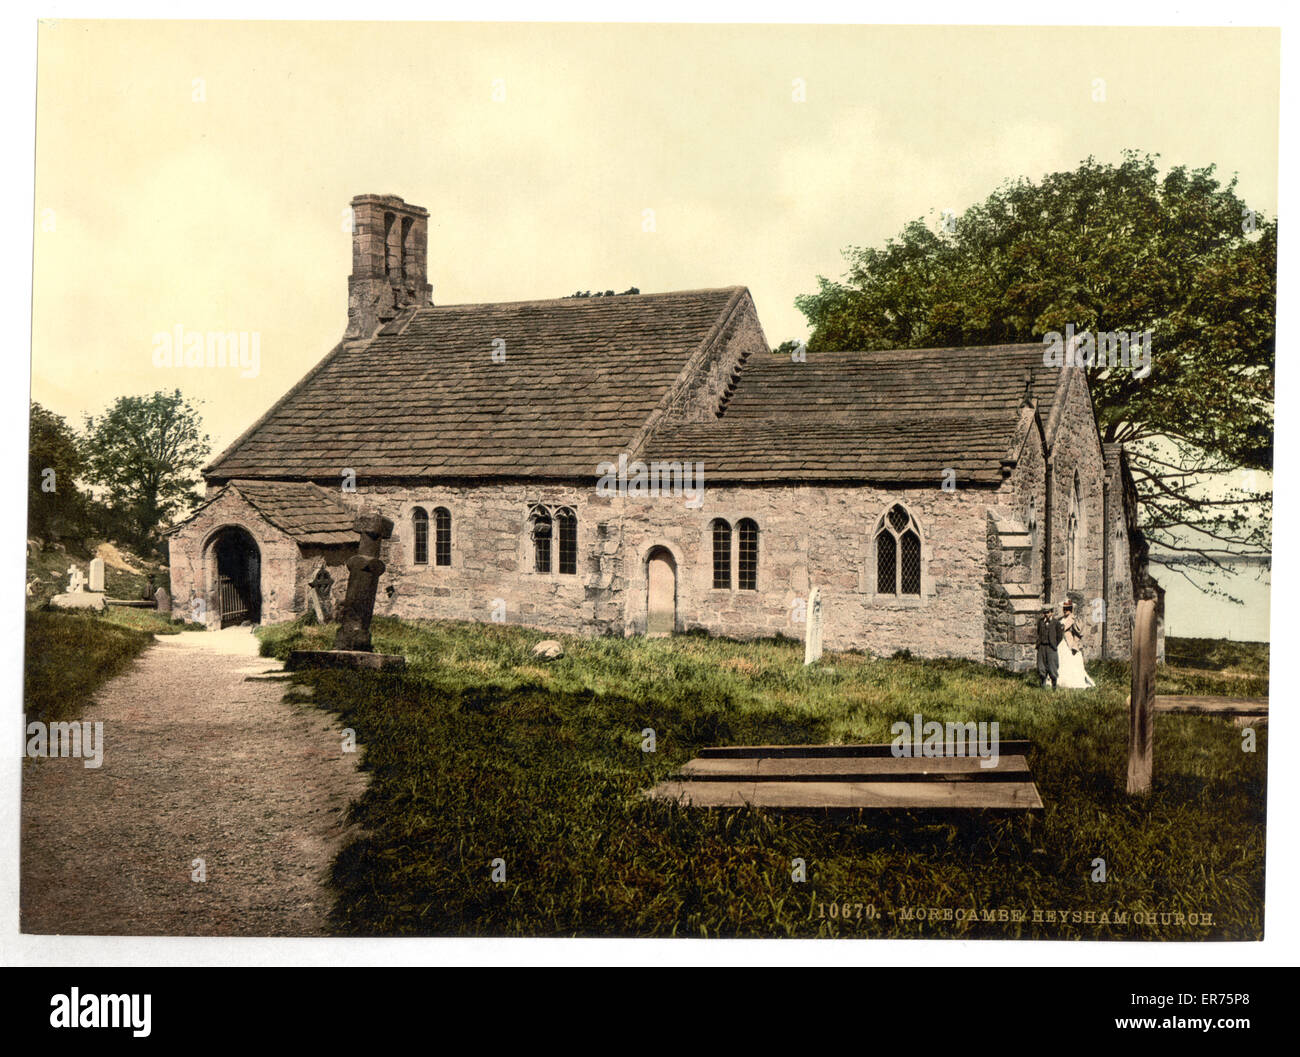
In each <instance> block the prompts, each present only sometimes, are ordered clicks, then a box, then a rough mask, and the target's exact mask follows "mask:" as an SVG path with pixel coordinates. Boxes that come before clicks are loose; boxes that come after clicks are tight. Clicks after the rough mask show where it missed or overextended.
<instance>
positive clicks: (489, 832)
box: [259, 620, 1267, 939]
mask: <svg viewBox="0 0 1300 1057" xmlns="http://www.w3.org/2000/svg"><path fill="white" fill-rule="evenodd" d="M333 632H334V627H333V626H325V627H321V628H311V627H305V626H303V625H302V624H301V623H300V622H298V623H294V624H288V625H281V626H278V627H272V628H266V629H262V631H260V632H259V634H260V635H261V637H262V639H263V651H264V652H265V653H273V654H275V655H277V656H281V657H283V656H285V655H286V654H287V652H288V650H289V649H291V648H301V647H306V648H318V647H320V646H327V645H328V644H329V643H330V641H331V639H332V636H333ZM544 637H550V636H544V635H542V634H541V633H539V632H533V631H529V630H527V629H521V628H511V627H505V626H500V625H492V624H482V625H480V624H473V625H470V624H457V623H450V622H421V623H414V624H412V623H400V622H397V621H392V620H378V621H376V623H375V642H376V648H378V649H380V650H382V651H384V652H401V653H404V654H405V655H406V656H407V658H408V661H409V669H408V671H406V672H405V673H401V674H393V673H386V674H376V673H351V672H312V673H303V674H301V675H300V676H298V679H299V681H300V683H303V684H310V685H313V686H314V687H315V690H314V697H313V698H312V700H313V702H314V703H316V704H318V705H319V706H321V707H324V708H327V709H330V710H332V711H334V712H337V713H338V714H339V716H340V718H341V721H342V723H343V724H344V725H345V726H348V727H351V728H353V729H354V730H355V731H356V733H357V737H358V739H359V741H360V742H361V743H362V750H363V756H362V766H363V767H364V768H365V769H367V770H368V771H370V772H371V781H370V785H369V788H368V790H367V792H366V793H365V794H364V795H363V797H362V798H361V799H360V801H359V802H357V803H356V804H355V805H354V806H353V810H352V815H353V818H354V820H355V821H356V822H358V823H360V824H361V825H362V826H363V827H365V834H364V836H362V837H361V838H360V839H358V840H355V841H354V842H353V843H351V844H350V845H348V846H347V847H346V848H345V849H344V850H343V852H342V853H341V854H340V855H339V857H338V859H337V860H336V862H335V864H334V871H333V877H334V881H335V884H336V886H337V887H338V889H339V891H340V897H339V900H338V903H337V906H336V908H335V911H334V914H333V927H334V928H335V929H336V930H337V931H338V932H339V933H341V934H365V935H373V934H379V935H527V936H532V935H537V936H542V935H545V936H564V935H592V936H600V935H629V936H667V935H677V936H962V937H978V936H991V937H1015V936H1035V937H1063V938H1065V937H1068V938H1115V937H1119V938H1125V939H1201V938H1215V939H1254V938H1258V937H1260V936H1261V934H1262V929H1263V876H1264V875H1263V867H1264V790H1265V753H1266V742H1267V734H1266V732H1265V731H1263V730H1261V731H1260V733H1259V744H1258V751H1257V752H1255V753H1253V754H1252V753H1246V752H1243V751H1242V748H1241V745H1242V738H1241V732H1240V731H1239V730H1237V729H1236V728H1235V727H1233V726H1232V724H1231V723H1230V722H1227V721H1224V720H1219V719H1213V718H1200V717H1175V716H1161V717H1160V718H1159V719H1158V721H1157V736H1156V777H1155V789H1154V792H1153V794H1152V795H1151V796H1150V797H1149V798H1147V799H1144V800H1138V799H1133V798H1130V797H1128V796H1127V795H1125V792H1124V785H1125V769H1126V751H1127V718H1126V712H1125V709H1124V700H1125V696H1126V694H1127V691H1128V684H1127V671H1126V670H1125V669H1124V667H1123V666H1120V665H1113V664H1111V665H1097V666H1094V667H1096V668H1097V671H1096V672H1095V673H1094V677H1095V678H1096V679H1097V680H1098V688H1097V690H1095V691H1092V692H1071V691H1060V692H1057V693H1055V694H1052V693H1049V692H1046V691H1042V690H1039V689H1038V688H1037V687H1036V686H1035V685H1033V680H1032V678H1031V677H1027V676H1017V675H1011V674H1007V673H1002V672H998V671H994V670H991V669H988V668H985V667H982V666H980V665H977V664H973V663H968V662H963V661H929V662H927V661H913V660H902V659H898V660H876V659H870V658H867V657H865V656H860V655H856V654H845V655H835V656H831V655H828V656H827V658H826V660H825V662H824V663H823V664H822V665H820V666H815V667H812V668H804V667H803V665H802V646H801V645H800V644H798V643H795V642H790V641H764V642H752V643H736V642H729V641H724V640H717V639H709V638H704V637H695V636H682V637H676V638H672V639H630V640H623V639H565V640H564V646H565V651H566V652H565V656H564V657H563V658H562V659H560V660H558V661H555V662H551V663H549V664H547V663H543V662H540V661H538V660H536V659H535V658H533V657H532V656H531V655H530V652H529V650H530V647H531V646H532V645H533V644H534V643H535V642H537V641H538V640H540V639H541V638H544ZM1204 674H1205V676H1206V677H1207V678H1211V677H1212V673H1208V672H1207V673H1204ZM1224 681H1225V682H1226V681H1227V680H1224ZM1231 683H1232V685H1233V687H1234V689H1235V690H1236V692H1244V691H1242V690H1241V689H1240V680H1232V681H1231ZM1162 689H1164V690H1173V689H1174V688H1173V687H1164V686H1162ZM1253 692H1264V693H1266V692H1267V684H1266V682H1263V680H1262V679H1261V680H1259V686H1258V687H1256V688H1255V689H1254V691H1253ZM292 694H293V691H291V699H292ZM299 699H301V698H299ZM917 712H919V713H921V714H922V715H923V716H924V717H925V719H926V720H930V719H937V720H940V721H946V720H961V721H963V722H965V721H972V720H973V721H976V722H978V721H980V720H986V721H992V720H997V721H998V722H999V724H1000V731H999V733H1000V735H1001V737H1002V738H1004V739H1009V738H1029V739H1031V740H1032V741H1033V742H1034V743H1035V746H1036V748H1035V751H1034V752H1033V753H1032V754H1031V757H1030V765H1031V767H1032V769H1033V772H1034V777H1035V779H1036V781H1037V783H1038V787H1039V790H1040V791H1041V793H1042V796H1043V800H1044V802H1045V804H1046V810H1045V811H1044V812H1043V813H1042V816H1041V817H1040V818H1038V819H1034V820H1031V819H1029V818H1027V817H1025V816H1017V817H999V816H995V815H990V814H984V813H977V812H972V813H967V814H964V815H961V816H959V817H956V818H952V819H937V818H935V817H933V816H928V817H927V816H923V815H920V814H912V813H906V812H895V813H878V812H877V813H861V814H857V813H853V814H838V815H825V814H823V815H817V814H814V815H795V814H788V813H779V812H761V811H753V810H748V809H737V810H715V811H699V810H690V809H682V808H677V807H675V806H672V805H668V804H664V803H652V802H647V801H646V800H644V799H643V798H642V796H641V793H642V791H643V790H645V789H647V788H649V787H650V786H651V785H653V784H654V783H655V782H656V781H657V780H659V779H660V778H662V777H664V776H665V775H667V774H668V773H670V772H672V771H673V770H675V769H676V768H677V767H679V766H680V765H681V764H682V763H684V762H685V761H686V760H687V759H689V758H690V757H691V756H692V755H693V754H694V753H695V751H696V750H697V749H698V748H700V747H701V746H705V745H713V744H727V743H733V744H734V743H753V742H852V741H888V740H890V731H889V727H890V724H891V723H893V722H894V721H896V720H898V719H910V718H911V717H912V716H913V714H914V713H917ZM645 728H653V729H654V731H655V732H656V738H657V751H656V752H655V753H653V754H648V753H644V752H642V751H641V745H642V733H641V732H642V731H643V730H644V729H645ZM498 858H499V859H503V860H504V861H505V864H506V881H505V883H493V882H492V881H491V880H490V871H491V865H490V864H491V863H492V861H493V860H494V859H498ZM796 858H799V859H803V860H804V861H805V862H806V864H807V874H808V880H807V882H806V883H802V884H799V883H793V882H792V880H791V870H792V860H794V859H796ZM1097 858H1102V859H1105V862H1106V870H1107V879H1106V881H1105V882H1104V883H1097V882H1094V881H1092V880H1091V879H1090V877H1091V875H1092V874H1093V873H1094V870H1095V867H1094V865H1093V860H1095V859H1097ZM832 902H834V903H837V904H843V903H846V902H847V903H849V904H859V903H860V904H863V905H864V908H865V907H867V906H869V907H871V908H873V910H874V914H875V916H874V917H868V916H865V914H866V913H867V912H866V911H865V909H864V911H862V913H863V914H864V916H863V917H861V918H858V917H856V916H854V917H852V918H851V920H849V921H844V920H842V919H835V920H832V919H831V918H829V917H822V916H820V915H821V914H829V909H828V905H829V904H831V903H832ZM916 908H939V909H940V911H941V913H942V911H943V910H945V909H946V910H947V911H949V912H951V913H952V914H953V918H954V919H953V920H949V921H944V920H942V919H941V920H939V921H924V922H923V921H921V920H918V917H917V916H916V915H915V910H916ZM851 909H852V908H851ZM1000 910H1006V911H1007V912H1008V918H1010V917H1011V916H1012V914H1011V912H1013V911H1017V910H1018V911H1023V912H1025V914H1026V918H1027V920H1025V921H1023V922H1019V923H1017V922H1015V921H1013V920H1008V921H999V920H997V917H998V912H999V911H1000ZM1035 910H1038V911H1040V912H1041V913H1042V914H1043V916H1044V918H1046V915H1047V912H1048V911H1052V912H1055V913H1058V914H1059V912H1061V911H1069V912H1071V913H1073V912H1076V911H1077V912H1079V914H1080V920H1079V921H1077V922H1076V921H1074V920H1073V919H1072V918H1071V919H1068V920H1066V921H1064V922H1062V921H1060V920H1058V921H1056V922H1055V923H1051V922H1049V921H1046V920H1044V921H1041V922H1035V921H1034V920H1033V912H1034V911H1035ZM958 911H974V912H975V920H973V921H972V920H965V921H957V920H956V916H957V912H958ZM1137 911H1143V912H1155V913H1157V914H1158V913H1161V912H1164V913H1168V914H1171V915H1172V914H1183V915H1186V914H1189V913H1191V914H1198V915H1199V914H1210V915H1212V924H1211V925H1209V926H1203V925H1196V926H1193V925H1190V924H1188V923H1186V922H1184V923H1183V924H1181V925H1180V924H1177V923H1176V922H1175V920H1174V919H1173V918H1170V919H1168V922H1167V923H1166V924H1156V925H1154V926H1148V925H1135V924H1134V923H1133V914H1134V913H1135V912H1137ZM1102 912H1107V913H1108V914H1109V915H1111V916H1112V918H1113V916H1114V915H1115V914H1116V913H1117V912H1120V913H1127V914H1128V915H1129V919H1128V923H1127V924H1123V925H1120V924H1115V923H1114V922H1113V920H1112V922H1111V923H1110V924H1107V925H1100V924H1097V923H1095V922H1091V921H1083V920H1082V915H1083V914H1084V913H1091V914H1093V915H1095V916H1096V917H1098V918H1099V917H1100V915H1101V913H1102ZM909 915H911V916H910V917H909ZM986 915H988V916H991V917H992V919H993V920H985V917H986Z"/></svg>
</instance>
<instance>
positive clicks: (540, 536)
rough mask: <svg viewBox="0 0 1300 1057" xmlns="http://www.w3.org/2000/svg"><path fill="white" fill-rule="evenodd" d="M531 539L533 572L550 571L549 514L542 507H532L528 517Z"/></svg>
mask: <svg viewBox="0 0 1300 1057" xmlns="http://www.w3.org/2000/svg"><path fill="white" fill-rule="evenodd" d="M528 521H529V524H530V525H531V526H532V527H531V529H530V532H531V535H532V538H533V571H534V572H539V573H549V572H550V571H551V512H550V511H549V510H547V509H546V507H544V506H535V507H533V511H532V514H531V515H530V516H529V519H528Z"/></svg>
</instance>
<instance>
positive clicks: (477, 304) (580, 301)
mask: <svg viewBox="0 0 1300 1057" xmlns="http://www.w3.org/2000/svg"><path fill="white" fill-rule="evenodd" d="M744 289H746V287H745V286H744V285H743V284H741V285H737V286H702V287H696V288H694V289H691V290H659V291H657V292H656V293H652V294H648V293H645V292H644V291H643V292H641V293H639V294H614V295H613V296H612V297H607V296H605V295H604V294H601V295H600V296H599V297H596V296H594V295H593V296H592V297H573V296H568V295H566V296H562V297H533V298H524V299H522V300H519V301H460V302H457V303H455V304H449V305H421V306H420V307H419V308H418V309H416V315H421V314H423V313H425V312H438V311H446V310H447V309H451V308H505V307H509V306H522V305H557V304H574V305H587V304H594V303H605V304H608V303H610V302H613V301H617V300H618V299H619V298H627V299H628V300H629V301H631V300H632V299H634V298H635V299H636V300H637V301H647V300H651V299H654V298H660V297H686V296H688V295H690V294H733V295H734V294H735V293H736V291H738V290H744Z"/></svg>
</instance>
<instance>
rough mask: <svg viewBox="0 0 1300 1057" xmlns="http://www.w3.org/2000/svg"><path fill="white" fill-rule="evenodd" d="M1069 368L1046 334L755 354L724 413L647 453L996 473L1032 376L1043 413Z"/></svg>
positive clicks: (718, 473)
mask: <svg viewBox="0 0 1300 1057" xmlns="http://www.w3.org/2000/svg"><path fill="white" fill-rule="evenodd" d="M1060 379H1061V374H1060V369H1058V368H1051V367H1045V366H1044V365H1043V346H1042V345H1041V344H1035V345H1004V346H993V347H986V348H964V349H921V350H891V351H880V352H833V353H820V354H813V353H809V354H808V358H807V362H804V363H800V362H792V361H791V360H790V358H789V357H788V356H766V357H754V358H752V359H751V360H750V361H749V362H748V363H747V364H746V365H745V369H744V371H743V373H742V374H741V377H740V382H739V384H738V385H737V387H736V391H735V393H734V394H733V396H732V397H731V399H730V401H729V402H728V403H727V404H726V408H725V413H724V415H723V417H722V418H720V419H716V420H714V421H712V422H703V423H692V424H689V425H685V426H674V427H672V428H671V429H668V430H664V431H662V432H660V433H659V434H658V435H656V436H655V437H653V438H652V439H651V440H650V442H649V443H648V444H647V445H646V448H645V450H644V451H643V452H641V453H640V455H639V457H640V458H641V459H643V460H645V461H649V460H652V459H661V460H669V461H676V460H682V461H685V460H687V459H690V460H693V461H699V462H702V463H703V464H704V472H705V480H706V481H708V480H714V481H717V480H728V479H732V480H742V481H745V480H807V481H817V480H823V481H825V480H866V481H881V482H902V481H935V482H938V481H941V480H942V478H943V471H944V470H945V469H952V470H954V471H955V476H956V479H957V480H958V481H962V482H979V483H990V484H996V483H997V482H998V481H1000V480H1001V479H1002V476H1003V475H1002V464H1003V460H1004V459H1005V458H1006V457H1007V455H1008V452H1009V449H1010V446H1011V443H1012V440H1013V438H1014V436H1015V433H1016V426H1017V423H1018V422H1019V419H1020V415H1021V411H1022V406H1023V400H1024V397H1025V395H1026V382H1027V381H1028V384H1029V394H1030V396H1031V397H1032V398H1033V399H1034V400H1035V401H1036V402H1037V406H1038V407H1039V409H1040V411H1041V412H1042V414H1043V415H1044V416H1046V414H1047V412H1048V410H1049V409H1050V407H1051V405H1052V401H1053V399H1054V396H1055V393H1056V388H1057V385H1058V383H1059V382H1060Z"/></svg>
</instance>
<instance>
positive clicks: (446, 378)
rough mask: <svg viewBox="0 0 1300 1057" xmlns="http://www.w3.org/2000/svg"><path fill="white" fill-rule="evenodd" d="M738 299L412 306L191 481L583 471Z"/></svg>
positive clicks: (310, 380) (325, 368) (646, 408)
mask: <svg viewBox="0 0 1300 1057" xmlns="http://www.w3.org/2000/svg"><path fill="white" fill-rule="evenodd" d="M743 294H744V288H743V287H731V288H726V289H720V290H699V291H688V292H684V293H669V294H641V295H629V296H624V297H600V298H573V299H561V300H553V301H527V302H512V303H505V304H483V305H451V306H441V307H431V308H423V309H420V310H419V311H417V312H416V313H415V314H414V315H413V317H412V318H411V319H410V321H409V322H408V323H406V324H405V326H403V327H400V328H399V327H394V326H389V327H386V328H385V331H386V332H385V333H381V334H380V335H379V336H378V337H376V338H374V339H373V340H372V341H371V342H370V343H369V344H367V345H359V346H356V345H354V346H352V347H347V346H342V345H341V346H339V347H338V348H336V349H335V350H334V352H332V353H331V354H330V355H329V356H328V357H326V359H325V360H324V361H322V363H321V364H320V365H318V367H317V368H316V369H315V370H314V371H313V372H312V373H311V374H309V375H308V376H307V378H305V379H304V380H303V381H302V382H300V383H299V384H298V386H296V387H295V388H294V389H293V390H291V391H290V392H289V394H288V395H287V396H286V397H285V398H284V399H283V400H281V402H280V403H279V404H277V405H276V406H275V407H273V408H272V409H271V411H270V412H269V413H268V414H267V415H266V416H265V417H264V418H263V420H262V421H261V422H259V423H258V424H256V425H255V426H254V427H253V428H252V429H250V430H249V431H248V432H247V433H246V434H245V435H244V436H243V437H241V438H240V439H239V440H237V441H236V442H235V443H234V444H233V445H232V446H231V447H230V448H229V449H227V451H226V452H224V453H223V454H222V455H221V456H219V457H218V458H217V459H216V460H215V461H214V462H213V464H212V465H211V466H210V467H209V468H208V469H207V471H206V473H207V474H208V475H209V476H211V477H214V478H217V479H219V480H226V479H230V478H244V479H248V478H266V477H299V478H317V479H320V478H326V477H337V476H338V475H339V474H340V473H341V472H342V471H343V470H344V469H345V468H349V469H352V470H354V471H355V472H356V474H357V476H358V477H360V478H366V477H377V476H378V477H383V476H388V477H428V476H468V477H478V476H556V477H564V476H582V477H588V476H594V474H595V470H596V466H597V464H598V463H600V462H602V461H605V460H610V459H616V458H617V457H618V453H619V452H620V451H625V450H627V447H628V445H629V443H630V442H631V440H632V438H633V436H634V435H635V434H636V433H637V431H638V430H639V429H640V428H641V427H642V425H643V424H644V423H645V421H646V419H647V418H648V416H649V415H650V413H651V411H653V410H654V409H655V407H656V406H657V405H658V403H659V402H660V400H661V399H662V398H663V397H664V395H665V394H666V392H667V391H668V389H669V387H670V386H671V385H672V383H673V382H674V381H675V380H676V379H677V378H678V376H679V374H680V373H681V371H682V368H683V367H684V365H685V364H686V362H687V360H688V359H689V358H690V356H691V354H692V353H694V352H695V351H696V350H697V349H698V348H699V347H700V346H701V345H702V343H704V342H706V341H708V340H710V339H711V338H712V336H713V335H714V334H715V333H716V332H717V330H718V328H719V326H720V324H721V322H722V321H723V320H724V319H725V318H726V317H727V315H728V314H729V312H730V311H731V309H732V307H733V306H734V305H735V304H736V303H737V302H738V301H739V299H740V297H741V296H742V295H743ZM399 329H400V333H393V331H397V330H399ZM498 341H500V342H504V346H502V345H499V344H494V343H496V342H498ZM494 348H496V349H504V353H505V361H504V362H495V361H494V360H493V357H492V353H493V350H494Z"/></svg>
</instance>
